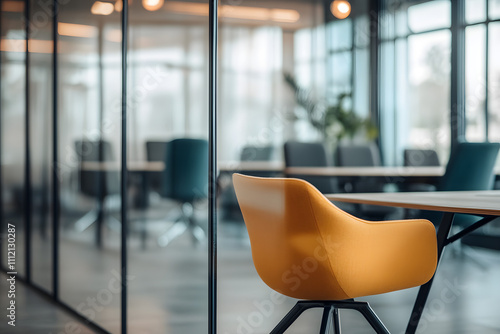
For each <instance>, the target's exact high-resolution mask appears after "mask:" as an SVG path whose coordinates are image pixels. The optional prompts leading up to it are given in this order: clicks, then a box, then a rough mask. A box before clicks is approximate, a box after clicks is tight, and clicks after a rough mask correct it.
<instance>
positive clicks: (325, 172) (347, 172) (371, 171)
mask: <svg viewBox="0 0 500 334" xmlns="http://www.w3.org/2000/svg"><path fill="white" fill-rule="evenodd" d="M444 171H445V168H444V167H288V168H286V169H285V174H287V175H310V176H377V177H380V176H386V177H398V176H399V177H440V176H443V175H444Z"/></svg>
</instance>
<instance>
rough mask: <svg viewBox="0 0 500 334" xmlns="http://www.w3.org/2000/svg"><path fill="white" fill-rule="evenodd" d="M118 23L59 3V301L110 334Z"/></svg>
mask: <svg viewBox="0 0 500 334" xmlns="http://www.w3.org/2000/svg"><path fill="white" fill-rule="evenodd" d="M99 4H101V5H99ZM119 25H120V13H119V12H117V11H116V10H114V7H113V6H112V5H111V4H110V3H103V2H95V3H93V2H88V1H71V2H67V3H65V4H61V5H60V11H59V26H58V32H59V35H60V42H59V63H58V66H59V87H58V94H59V101H58V102H59V129H58V130H59V143H58V148H59V158H60V165H59V166H58V172H59V181H60V185H61V186H60V195H61V223H60V224H61V232H60V236H61V237H60V240H59V242H60V254H59V258H60V260H59V261H60V296H61V299H62V301H64V302H65V303H67V304H68V305H70V306H71V307H73V308H74V309H76V310H77V311H78V312H80V313H81V314H82V315H83V316H85V317H87V318H88V319H90V320H92V321H95V322H96V323H97V324H98V325H100V326H102V327H104V328H105V329H106V330H109V331H110V332H114V333H116V332H119V330H120V282H121V277H120V252H119V251H120V243H119V240H120V233H121V223H120V220H119V219H120V215H119V210H120V175H119V172H120V169H119V164H118V162H119V161H120V152H121V151H120V148H121V144H120V143H121V141H120V134H121V131H120V120H121V116H120V112H121V108H120V105H121V75H120V73H121V69H120V64H121V60H120V53H119V50H120V30H119ZM104 162H107V164H104Z"/></svg>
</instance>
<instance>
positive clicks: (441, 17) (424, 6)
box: [408, 0, 451, 32]
mask: <svg viewBox="0 0 500 334" xmlns="http://www.w3.org/2000/svg"><path fill="white" fill-rule="evenodd" d="M450 8H451V7H450V1H448V0H444V1H443V0H437V1H427V2H424V3H421V4H417V5H413V6H411V7H409V8H408V27H409V28H410V30H411V31H412V32H422V31H427V30H433V29H439V28H448V27H449V26H450V25H451V10H450Z"/></svg>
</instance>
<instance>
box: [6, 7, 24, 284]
mask: <svg viewBox="0 0 500 334" xmlns="http://www.w3.org/2000/svg"><path fill="white" fill-rule="evenodd" d="M1 15H2V27H1V28H2V41H1V50H2V54H1V56H2V59H1V61H2V85H1V86H2V91H1V110H2V113H1V117H2V178H3V179H2V185H3V189H2V190H3V193H2V197H3V203H2V204H3V213H4V216H3V217H2V219H3V227H4V231H2V237H3V238H4V240H3V241H6V236H7V234H6V228H7V224H13V225H15V229H16V243H15V247H16V258H15V261H16V263H15V269H16V271H17V272H18V274H19V275H20V276H24V275H26V270H25V257H26V253H25V245H26V234H25V216H24V210H25V207H24V205H23V203H25V197H24V196H25V194H24V185H25V182H24V175H25V174H24V168H25V143H26V142H25V134H26V133H25V115H26V104H25V99H24V97H25V83H26V80H25V76H26V70H25V68H26V67H25V60H26V55H25V51H26V44H25V38H26V34H25V27H24V24H23V23H24V22H25V20H24V2H23V1H11V2H9V3H6V2H2V12H1ZM2 245H3V247H4V248H3V250H2V254H5V255H4V256H2V259H1V261H2V264H3V265H4V266H5V267H6V266H7V262H8V261H7V243H6V242H2Z"/></svg>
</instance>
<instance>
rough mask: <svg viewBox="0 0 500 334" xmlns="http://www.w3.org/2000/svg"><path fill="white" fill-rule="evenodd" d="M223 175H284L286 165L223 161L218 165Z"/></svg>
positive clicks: (265, 162)
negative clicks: (250, 173)
mask: <svg viewBox="0 0 500 334" xmlns="http://www.w3.org/2000/svg"><path fill="white" fill-rule="evenodd" d="M218 167H219V171H220V172H221V173H229V172H273V173H282V172H283V170H284V169H285V164H284V163H283V162H281V161H222V162H219V163H218Z"/></svg>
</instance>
